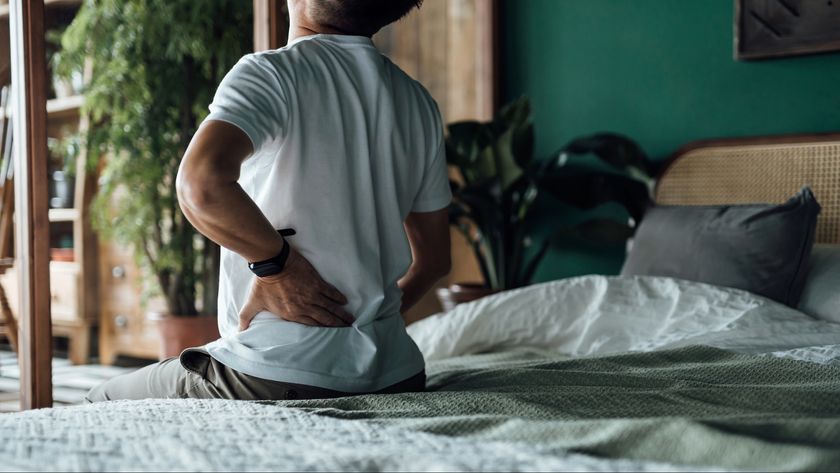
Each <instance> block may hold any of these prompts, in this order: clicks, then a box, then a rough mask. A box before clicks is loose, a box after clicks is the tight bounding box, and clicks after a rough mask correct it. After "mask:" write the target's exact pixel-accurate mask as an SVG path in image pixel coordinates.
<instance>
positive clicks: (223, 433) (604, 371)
mask: <svg viewBox="0 0 840 473" xmlns="http://www.w3.org/2000/svg"><path fill="white" fill-rule="evenodd" d="M410 333H411V335H412V337H414V339H415V340H416V342H417V343H418V346H419V347H420V348H421V351H423V353H424V356H426V358H427V360H428V362H427V372H428V374H429V383H428V386H429V390H428V391H427V392H425V393H411V394H400V395H385V396H359V397H353V398H340V399H333V400H321V401H278V402H274V401H263V402H236V401H224V400H212V401H204V400H145V401H131V402H128V401H126V402H123V401H118V402H111V403H105V404H101V405H87V406H77V407H66V408H55V409H45V410H40V411H31V412H24V413H19V414H8V415H2V416H0V458H2V459H3V461H2V463H0V469H5V470H72V471H82V470H84V471H120V470H133V471H159V470H200V471H219V470H249V471H264V470H295V471H335V470H352V471H357V470H374V471H403V470H405V471H441V470H445V471H486V470H495V471H500V470H506V471H556V470H577V471H615V470H631V471H674V470H677V471H697V470H715V471H719V470H726V471H738V470H756V469H759V470H765V469H773V470H788V471H796V470H830V469H833V468H836V465H837V464H840V449H838V448H837V445H840V402H838V401H837V399H840V363H838V360H840V324H831V323H827V322H820V321H817V320H814V319H812V318H810V317H808V316H806V315H804V314H802V313H799V312H797V311H795V310H792V309H789V308H786V307H784V306H781V305H779V304H776V303H774V302H772V301H769V300H766V299H763V298H760V297H756V296H753V295H751V294H748V293H745V292H742V291H736V290H732V289H726V288H718V287H714V286H706V285H700V284H695V283H689V282H685V281H678V280H671V279H664V278H605V277H585V278H574V279H570V280H563V281H557V282H553V283H548V284H544V285H538V286H533V287H529V288H525V289H523V290H519V291H511V292H508V293H504V294H501V295H498V296H494V297H492V298H489V299H485V300H482V301H477V302H476V303H473V304H468V305H465V306H460V307H459V308H457V309H456V310H455V311H453V312H450V313H448V314H441V315H438V316H435V317H432V318H430V319H427V320H426V321H423V322H421V323H418V324H416V326H412V327H411V329H410Z"/></svg>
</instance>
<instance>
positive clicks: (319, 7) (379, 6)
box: [306, 0, 423, 36]
mask: <svg viewBox="0 0 840 473" xmlns="http://www.w3.org/2000/svg"><path fill="white" fill-rule="evenodd" d="M307 3H308V8H307V12H306V13H307V16H308V17H309V19H310V20H311V21H314V22H316V23H318V24H320V25H324V26H329V27H332V28H335V29H337V30H339V31H343V32H345V33H348V34H355V35H361V36H370V35H372V34H374V33H376V32H377V31H379V30H380V29H382V27H384V26H386V25H388V24H390V23H393V22H395V21H397V20H399V19H400V18H402V17H404V16H406V15H408V13H409V12H411V10H413V9H415V8H420V5H421V4H422V3H423V0H309V1H308V2H307Z"/></svg>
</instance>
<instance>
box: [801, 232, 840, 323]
mask: <svg viewBox="0 0 840 473" xmlns="http://www.w3.org/2000/svg"><path fill="white" fill-rule="evenodd" d="M799 310H801V311H802V312H805V313H806V314H808V315H810V316H812V317H814V318H817V319H820V320H825V321H827V322H837V323H840V245H816V246H814V251H813V252H812V253H811V263H810V268H809V269H808V277H807V278H805V289H804V290H803V291H802V299H801V300H800V301H799Z"/></svg>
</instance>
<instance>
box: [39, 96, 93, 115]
mask: <svg viewBox="0 0 840 473" xmlns="http://www.w3.org/2000/svg"><path fill="white" fill-rule="evenodd" d="M84 103H85V97H84V96H83V95H74V96H72V97H64V98H60V99H52V100H47V116H48V117H49V118H75V117H78V115H79V109H81V108H82V104H84Z"/></svg>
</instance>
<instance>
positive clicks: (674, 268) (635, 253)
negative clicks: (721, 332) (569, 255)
mask: <svg viewBox="0 0 840 473" xmlns="http://www.w3.org/2000/svg"><path fill="white" fill-rule="evenodd" d="M819 212H820V205H819V204H818V203H817V201H816V199H815V198H814V194H813V193H812V192H811V189H809V188H807V187H806V188H804V189H802V190H801V191H800V192H799V193H798V194H796V195H795V196H794V197H793V198H792V199H790V200H789V201H788V202H786V203H784V204H781V205H766V204H756V205H723V206H655V207H652V208H651V209H650V210H648V212H647V213H646V214H645V217H644V219H643V220H642V223H641V225H640V226H639V229H638V231H637V232H636V236H635V238H634V241H633V247H632V249H631V250H630V253H629V255H628V257H627V261H626V262H625V264H624V268H623V269H622V271H621V274H622V275H626V276H667V277H673V278H678V279H686V280H689V281H697V282H703V283H707V284H714V285H717V286H726V287H733V288H737V289H743V290H747V291H750V292H752V293H754V294H758V295H760V296H764V297H768V298H770V299H773V300H775V301H778V302H781V303H783V304H787V305H789V306H791V307H796V305H797V303H798V302H799V296H800V295H801V293H802V287H803V285H804V282H805V275H806V273H807V266H808V258H809V256H810V254H811V248H812V246H813V244H814V231H815V228H816V224H817V215H818V214H819Z"/></svg>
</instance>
